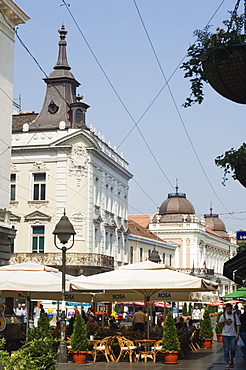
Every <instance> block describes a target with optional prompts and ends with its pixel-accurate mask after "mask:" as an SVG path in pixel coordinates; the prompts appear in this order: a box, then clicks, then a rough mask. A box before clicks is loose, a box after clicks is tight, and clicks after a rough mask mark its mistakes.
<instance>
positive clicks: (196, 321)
mask: <svg viewBox="0 0 246 370" xmlns="http://www.w3.org/2000/svg"><path fill="white" fill-rule="evenodd" d="M191 318H192V320H193V323H194V325H195V327H196V328H198V327H199V324H200V321H201V310H199V308H198V306H195V308H194V310H193V311H192V317H191Z"/></svg>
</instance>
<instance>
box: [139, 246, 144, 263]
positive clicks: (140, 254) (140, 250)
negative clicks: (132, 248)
mask: <svg viewBox="0 0 246 370" xmlns="http://www.w3.org/2000/svg"><path fill="white" fill-rule="evenodd" d="M139 262H143V248H139Z"/></svg>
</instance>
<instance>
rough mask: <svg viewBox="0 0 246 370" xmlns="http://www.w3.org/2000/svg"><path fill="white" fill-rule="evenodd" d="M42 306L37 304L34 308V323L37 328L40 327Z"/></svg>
mask: <svg viewBox="0 0 246 370" xmlns="http://www.w3.org/2000/svg"><path fill="white" fill-rule="evenodd" d="M40 312H41V310H40V308H39V307H38V305H36V306H35V307H34V309H33V324H34V327H35V328H37V327H38V320H39V318H40Z"/></svg>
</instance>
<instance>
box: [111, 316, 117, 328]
mask: <svg viewBox="0 0 246 370" xmlns="http://www.w3.org/2000/svg"><path fill="white" fill-rule="evenodd" d="M109 327H110V329H118V325H117V323H116V322H115V319H114V318H112V319H109Z"/></svg>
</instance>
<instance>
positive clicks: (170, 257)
mask: <svg viewBox="0 0 246 370" xmlns="http://www.w3.org/2000/svg"><path fill="white" fill-rule="evenodd" d="M169 265H170V266H172V255H171V254H170V256H169Z"/></svg>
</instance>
